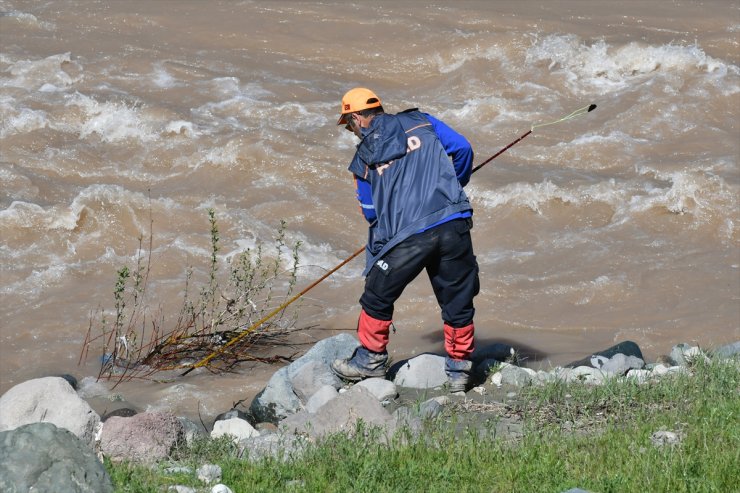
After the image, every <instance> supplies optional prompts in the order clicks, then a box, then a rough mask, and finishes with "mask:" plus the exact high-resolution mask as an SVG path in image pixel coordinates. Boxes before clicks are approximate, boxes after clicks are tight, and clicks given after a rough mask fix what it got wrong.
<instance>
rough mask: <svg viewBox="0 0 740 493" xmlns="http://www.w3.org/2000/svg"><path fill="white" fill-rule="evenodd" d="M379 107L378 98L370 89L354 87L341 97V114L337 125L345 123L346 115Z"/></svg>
mask: <svg viewBox="0 0 740 493" xmlns="http://www.w3.org/2000/svg"><path fill="white" fill-rule="evenodd" d="M378 106H380V98H379V97H378V96H376V95H375V93H374V92H373V91H371V90H370V89H365V88H364V87H355V88H354V89H350V90H349V91H347V93H346V94H345V95H344V97H342V113H341V115H340V116H339V120H338V121H337V125H344V124H346V123H347V115H349V114H350V113H355V112H356V111H362V110H366V109H368V108H377V107H378Z"/></svg>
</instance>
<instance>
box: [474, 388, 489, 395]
mask: <svg viewBox="0 0 740 493" xmlns="http://www.w3.org/2000/svg"><path fill="white" fill-rule="evenodd" d="M473 392H475V393H476V394H480V395H486V394H487V393H488V391H487V390H486V388H485V387H480V386H478V387H473Z"/></svg>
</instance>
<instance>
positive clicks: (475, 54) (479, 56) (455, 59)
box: [432, 44, 510, 74]
mask: <svg viewBox="0 0 740 493" xmlns="http://www.w3.org/2000/svg"><path fill="white" fill-rule="evenodd" d="M432 59H433V61H434V64H435V65H436V68H437V70H438V71H439V73H441V74H449V73H451V72H454V71H456V70H459V69H460V68H461V67H463V66H464V65H465V64H466V63H468V62H472V61H476V60H488V61H499V62H502V63H503V64H504V65H506V66H509V65H510V63H509V60H508V58H507V56H506V50H504V48H502V47H501V46H499V45H496V44H494V45H492V46H489V47H488V48H482V47H481V46H478V45H475V46H469V47H464V48H459V47H458V48H456V49H454V50H451V51H449V52H447V53H435V54H434V56H433V57H432Z"/></svg>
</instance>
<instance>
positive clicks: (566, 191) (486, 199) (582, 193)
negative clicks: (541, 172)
mask: <svg viewBox="0 0 740 493" xmlns="http://www.w3.org/2000/svg"><path fill="white" fill-rule="evenodd" d="M471 190H472V193H471V196H474V198H475V199H474V200H475V204H476V205H482V206H484V207H489V208H492V209H494V208H496V207H501V206H508V207H527V208H529V209H530V210H532V211H533V212H536V213H537V214H542V206H543V205H544V204H547V203H548V202H551V201H553V200H559V201H562V202H564V203H568V204H575V205H582V204H587V203H590V202H604V203H606V204H609V205H612V206H616V205H617V204H619V203H620V202H621V201H623V200H624V199H625V197H626V196H627V195H628V192H627V190H625V189H624V188H622V186H621V185H619V184H617V182H616V180H609V181H606V182H601V183H597V184H593V185H584V186H578V187H575V188H567V187H561V186H558V185H556V184H555V183H553V182H552V181H550V180H545V181H542V182H539V183H523V182H517V183H511V184H508V185H505V186H504V187H502V188H500V189H498V190H481V189H479V188H477V187H475V186H471Z"/></svg>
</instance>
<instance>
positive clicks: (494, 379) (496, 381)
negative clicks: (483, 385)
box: [491, 372, 504, 387]
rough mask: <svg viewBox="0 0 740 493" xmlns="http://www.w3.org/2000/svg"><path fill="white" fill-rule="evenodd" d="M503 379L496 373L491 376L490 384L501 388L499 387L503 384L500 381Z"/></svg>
mask: <svg viewBox="0 0 740 493" xmlns="http://www.w3.org/2000/svg"><path fill="white" fill-rule="evenodd" d="M503 379H504V376H503V375H501V373H500V372H496V373H494V374H493V376H492V377H491V383H492V384H493V385H495V386H496V387H501V385H503V384H502V381H503Z"/></svg>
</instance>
